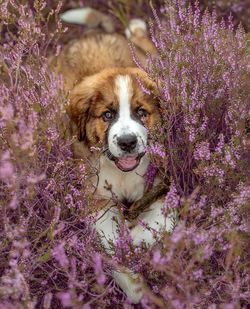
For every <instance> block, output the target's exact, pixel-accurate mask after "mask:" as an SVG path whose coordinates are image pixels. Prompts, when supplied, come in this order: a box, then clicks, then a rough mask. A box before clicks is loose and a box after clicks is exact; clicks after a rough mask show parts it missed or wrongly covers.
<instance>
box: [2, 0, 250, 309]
mask: <svg viewBox="0 0 250 309" xmlns="http://www.w3.org/2000/svg"><path fill="white" fill-rule="evenodd" d="M86 5H91V6H93V7H95V8H97V9H98V10H100V11H102V12H105V13H108V14H110V16H112V18H113V19H114V21H115V24H116V25H117V31H122V29H124V27H126V25H127V23H128V21H129V19H130V18H132V17H142V18H144V19H146V20H147V21H148V25H149V30H150V35H151V39H152V41H153V43H154V45H155V47H156V49H157V51H158V53H157V56H154V57H152V56H151V55H148V65H147V67H145V68H143V69H144V70H145V71H146V72H147V73H148V75H149V76H150V78H151V79H152V80H153V81H154V82H155V83H156V84H157V94H156V95H157V99H158V101H159V104H160V107H161V114H162V118H163V126H162V129H161V130H160V131H158V132H154V134H153V136H152V141H151V145H150V148H149V152H151V153H153V155H154V156H153V157H154V165H155V167H156V168H157V169H158V170H159V173H161V175H163V176H164V177H165V178H166V179H168V181H167V182H166V188H167V189H168V193H167V194H166V196H165V208H166V211H167V210H170V209H173V208H175V209H177V211H178V214H179V219H178V222H177V224H176V227H175V229H174V231H173V233H172V234H164V235H158V237H159V239H160V240H159V241H158V242H157V243H156V244H155V245H154V246H151V247H147V246H146V245H144V244H142V245H141V246H138V247H134V246H133V245H132V241H131V237H130V235H129V232H128V229H127V228H126V226H121V233H120V236H119V239H118V240H117V242H116V243H115V244H114V250H115V254H114V255H112V256H110V255H108V254H107V253H105V252H104V250H103V248H102V247H101V245H100V242H99V241H98V237H97V235H96V232H95V230H94V229H93V220H94V218H90V217H89V216H88V217H87V215H86V214H87V213H88V211H89V209H90V208H91V206H92V204H93V196H92V194H91V193H90V190H89V178H90V176H91V175H90V172H89V170H88V169H87V168H86V166H85V164H84V162H83V161H82V160H76V159H74V157H73V155H72V151H71V144H72V139H71V138H69V137H67V134H65V130H66V122H65V119H66V118H67V115H66V112H65V106H66V105H67V100H68V98H67V96H66V95H65V94H64V92H63V89H62V80H61V79H60V77H58V76H56V75H55V74H53V72H51V70H50V68H49V66H48V61H47V59H48V57H50V56H51V55H55V54H58V53H59V51H60V49H61V48H62V46H63V45H64V44H65V43H67V42H68V41H69V40H70V39H72V38H76V37H80V36H81V35H82V34H83V33H84V31H85V30H86V29H85V28H84V27H83V26H76V25H66V24H64V23H62V21H61V20H60V18H59V16H60V14H61V13H62V12H64V11H65V10H67V9H69V8H76V7H80V6H86ZM206 8H208V9H206ZM249 21H250V4H249V1H248V0H230V1H227V0H221V1H209V0H206V1H205V0H204V1H200V3H198V2H195V1H191V0H190V1H188V0H179V1H177V0H165V1H164V0H162V1H161V0H152V2H151V4H149V1H142V0H134V1H132V0H128V1H125V0H117V1H115V0H110V1H104V0H99V1H98V0H93V1H90V0H89V1H88V0H86V1H85V0H80V1H77V0H71V1H66V0H63V1H55V0H47V1H43V0H35V1H24V0H5V1H2V2H0V31H1V36H0V38H1V41H0V42H1V45H0V76H1V79H0V80H1V82H0V308H1V309H22V308H24V309H26V308H28V309H29V308H43V309H49V308H51V309H57V308H76V309H78V308H79V309H80V308H81V309H89V308H125V309H128V308H145V309H146V308H148V309H149V308H150V309H151V308H152V309H156V308H177V309H182V308H183V309H184V308H209V309H217V308H218V309H234V308H236V309H237V308H245V309H246V308H247V307H248V306H249V303H250V284H249V282H250V276H249V274H250V272H249V271H250V267H249V261H250V260H249V230H248V226H249V208H250V178H249V171H250V149H249V147H250V137H249V133H250V112H249V111H250V58H249V57H250V54H249V51H250V41H249V38H250V36H249V35H248V33H247V31H250V23H249ZM134 59H135V61H136V62H137V58H136V54H134ZM138 65H139V66H140V64H139V63H138ZM149 176H150V175H149ZM117 264H123V265H126V266H128V267H129V268H130V269H133V270H134V271H135V272H137V273H140V274H141V275H142V276H143V278H144V281H145V285H144V296H143V298H142V300H141V302H140V304H138V305H132V304H131V303H130V301H129V299H127V297H126V295H125V294H123V292H122V291H121V290H120V289H119V287H118V286H117V285H116V284H115V282H114V280H113V279H112V277H111V269H112V268H113V267H114V266H115V265H117Z"/></svg>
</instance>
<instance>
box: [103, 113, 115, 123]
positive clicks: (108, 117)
mask: <svg viewBox="0 0 250 309" xmlns="http://www.w3.org/2000/svg"><path fill="white" fill-rule="evenodd" d="M102 118H103V120H104V121H110V120H112V119H113V118H114V113H112V112H111V111H106V112H104V113H103V114H102Z"/></svg>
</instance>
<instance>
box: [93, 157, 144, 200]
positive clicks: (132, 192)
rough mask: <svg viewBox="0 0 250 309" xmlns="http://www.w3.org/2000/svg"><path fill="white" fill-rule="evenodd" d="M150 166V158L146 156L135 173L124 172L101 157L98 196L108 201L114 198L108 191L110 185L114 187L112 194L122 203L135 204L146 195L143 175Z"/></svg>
mask: <svg viewBox="0 0 250 309" xmlns="http://www.w3.org/2000/svg"><path fill="white" fill-rule="evenodd" d="M148 164H149V157H148V156H147V155H145V156H144V157H143V158H142V159H141V162H140V164H139V165H138V166H137V168H135V169H134V170H133V171H131V172H122V171H121V170H119V169H118V168H117V167H116V165H115V163H114V162H112V161H110V160H109V159H108V158H107V157H106V156H101V158H100V171H99V177H98V186H97V192H98V195H101V196H102V197H104V198H108V199H110V198H111V197H112V194H111V192H110V191H109V190H107V189H106V187H107V184H108V185H111V187H112V193H114V194H115V196H116V198H118V199H119V200H120V201H122V200H127V201H129V202H133V201H137V200H139V199H140V198H141V197H142V196H143V194H144V186H145V181H144V178H143V175H144V174H145V172H146V170H147V167H148Z"/></svg>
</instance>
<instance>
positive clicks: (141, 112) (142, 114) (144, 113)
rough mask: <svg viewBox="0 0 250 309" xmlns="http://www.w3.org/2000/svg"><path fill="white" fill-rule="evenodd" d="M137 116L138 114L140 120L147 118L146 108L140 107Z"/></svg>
mask: <svg viewBox="0 0 250 309" xmlns="http://www.w3.org/2000/svg"><path fill="white" fill-rule="evenodd" d="M136 114H137V115H138V116H139V117H140V118H144V117H147V115H148V112H147V111H146V110H145V109H144V108H142V107H139V108H138V109H137V110H136Z"/></svg>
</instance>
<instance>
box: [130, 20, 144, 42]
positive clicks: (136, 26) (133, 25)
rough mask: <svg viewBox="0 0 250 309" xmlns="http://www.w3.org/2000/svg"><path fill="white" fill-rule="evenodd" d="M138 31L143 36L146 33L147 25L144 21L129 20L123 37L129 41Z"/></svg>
mask: <svg viewBox="0 0 250 309" xmlns="http://www.w3.org/2000/svg"><path fill="white" fill-rule="evenodd" d="M138 30H139V31H140V32H142V33H144V34H145V32H146V31H147V25H146V23H145V21H144V20H142V19H140V18H134V19H131V20H130V22H129V25H128V28H126V29H125V35H126V37H127V38H128V39H130V38H131V36H132V35H133V34H135V33H136V32H137V31H138Z"/></svg>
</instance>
